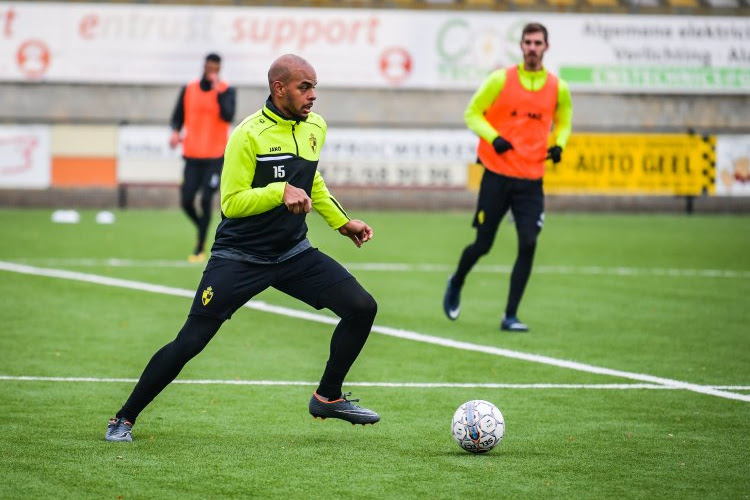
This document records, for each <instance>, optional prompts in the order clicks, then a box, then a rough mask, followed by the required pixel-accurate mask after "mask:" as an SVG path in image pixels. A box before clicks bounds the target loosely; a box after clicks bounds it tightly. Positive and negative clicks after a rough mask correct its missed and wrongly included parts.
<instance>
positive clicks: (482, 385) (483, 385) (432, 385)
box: [0, 375, 750, 391]
mask: <svg viewBox="0 0 750 500" xmlns="http://www.w3.org/2000/svg"><path fill="white" fill-rule="evenodd" d="M0 380H9V381H20V382H99V383H113V382H125V383H130V384H135V383H136V382H138V379H136V378H101V377H31V376H25V375H21V376H13V375H0ZM172 383H173V384H188V385H257V386H310V387H315V386H316V385H318V383H317V382H304V381H299V380H210V379H209V380H190V379H184V380H183V379H176V380H174V381H173V382H172ZM346 385H347V386H353V387H389V388H391V387H392V388H415V389H606V390H627V389H655V390H676V389H681V388H680V387H672V386H666V385H660V384H498V383H491V382H477V383H459V382H455V383H452V382H346ZM713 388H714V389H718V388H719V387H713ZM720 388H722V389H732V390H740V391H747V390H750V386H721V387H720Z"/></svg>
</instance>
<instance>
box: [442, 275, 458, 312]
mask: <svg viewBox="0 0 750 500" xmlns="http://www.w3.org/2000/svg"><path fill="white" fill-rule="evenodd" d="M443 311H445V315H446V316H448V319H449V320H451V321H455V320H456V318H458V314H459V313H460V312H461V287H458V286H456V285H454V284H453V276H451V277H450V278H448V286H446V287H445V295H444V296H443Z"/></svg>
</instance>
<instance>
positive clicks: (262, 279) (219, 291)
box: [190, 248, 353, 320]
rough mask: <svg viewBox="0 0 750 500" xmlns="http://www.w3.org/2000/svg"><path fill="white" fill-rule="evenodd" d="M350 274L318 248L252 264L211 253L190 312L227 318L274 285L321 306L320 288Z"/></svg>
mask: <svg viewBox="0 0 750 500" xmlns="http://www.w3.org/2000/svg"><path fill="white" fill-rule="evenodd" d="M347 279H353V276H352V275H351V274H350V273H349V271H347V270H346V269H345V268H344V266H342V265H341V264H339V263H338V262H336V261H335V260H333V259H332V258H331V257H329V256H327V255H326V254H324V253H323V252H321V251H319V250H318V249H317V248H311V249H309V250H305V251H304V252H302V253H300V254H299V255H296V256H294V257H292V258H291V259H289V260H285V261H283V262H280V263H278V264H253V263H250V262H244V261H239V260H232V259H225V258H220V257H211V258H210V259H209V260H208V263H207V264H206V269H205V270H204V271H203V278H202V279H201V283H200V285H199V286H198V290H197V291H196V293H195V298H194V299H193V305H192V307H191V308H190V314H196V315H198V316H208V317H211V318H217V319H222V320H227V319H229V318H231V317H232V314H233V313H234V312H235V311H236V310H237V309H239V308H240V307H242V306H243V305H244V304H245V303H246V302H247V301H248V300H250V299H252V298H253V297H254V296H256V295H258V294H259V293H260V292H262V291H263V290H265V289H266V288H268V287H273V288H275V289H277V290H279V291H282V292H284V293H286V294H287V295H290V296H292V297H294V298H296V299H299V300H301V301H303V302H305V303H306V304H309V305H310V306H312V307H314V308H316V309H322V307H321V306H320V304H319V301H318V299H319V297H320V294H321V292H323V290H325V289H326V288H328V287H330V286H332V285H335V284H336V283H340V282H342V281H344V280H347Z"/></svg>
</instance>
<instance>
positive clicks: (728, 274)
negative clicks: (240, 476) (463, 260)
mask: <svg viewBox="0 0 750 500" xmlns="http://www.w3.org/2000/svg"><path fill="white" fill-rule="evenodd" d="M14 262H16V263H18V264H28V265H43V266H52V267H57V266H63V267H148V268H160V267H161V268H194V267H197V265H196V264H191V263H189V262H187V261H183V260H134V259H118V258H104V259H41V258H40V259H14ZM200 265H201V266H202V265H203V264H200ZM344 265H345V267H346V268H348V269H351V270H354V271H374V272H425V273H433V272H434V273H450V272H452V271H453V270H454V269H455V266H452V265H446V264H408V263H398V262H349V263H345V264H344ZM511 269H512V268H511V266H491V265H478V266H475V267H474V268H473V269H472V272H480V273H502V274H510V272H511ZM534 272H535V273H542V274H566V275H567V274H573V275H593V276H597V275H604V276H667V277H670V276H671V277H698V278H735V279H737V278H739V279H750V271H737V270H731V269H675V268H658V267H657V268H638V267H601V266H545V265H536V266H534Z"/></svg>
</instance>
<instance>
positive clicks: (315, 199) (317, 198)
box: [311, 172, 349, 229]
mask: <svg viewBox="0 0 750 500" xmlns="http://www.w3.org/2000/svg"><path fill="white" fill-rule="evenodd" d="M311 198H312V205H313V208H314V209H315V211H316V212H318V213H319V214H320V215H321V217H323V219H324V220H325V221H326V223H327V224H328V225H329V226H331V227H332V228H333V229H338V228H340V227H341V226H343V225H344V224H346V223H347V222H349V216H348V215H346V212H345V211H344V209H343V208H341V205H340V204H339V202H338V201H336V198H334V197H333V195H332V194H331V193H330V191H328V187H326V183H325V181H324V180H323V176H322V175H320V172H315V178H314V179H313V187H312V196H311Z"/></svg>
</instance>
